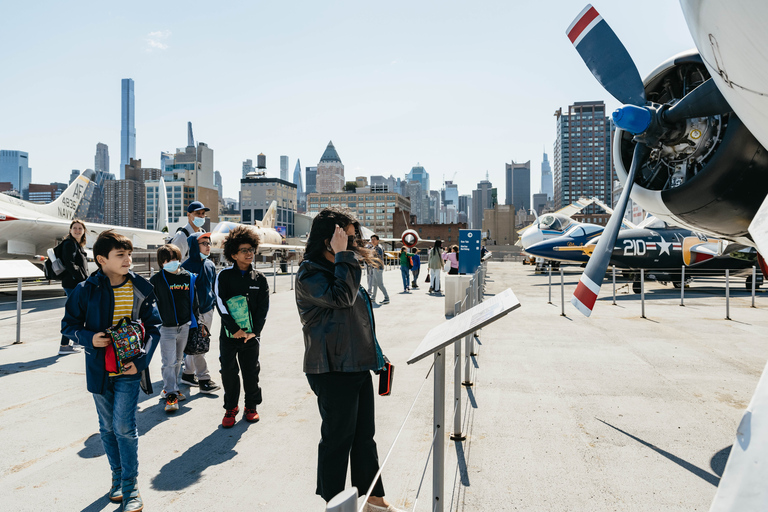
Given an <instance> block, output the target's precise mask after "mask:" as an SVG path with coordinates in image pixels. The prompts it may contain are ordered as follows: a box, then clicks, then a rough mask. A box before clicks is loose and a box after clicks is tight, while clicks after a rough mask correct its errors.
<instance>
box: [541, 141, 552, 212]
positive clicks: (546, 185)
mask: <svg viewBox="0 0 768 512" xmlns="http://www.w3.org/2000/svg"><path fill="white" fill-rule="evenodd" d="M540 192H541V193H542V194H546V195H547V201H552V200H553V199H554V197H555V185H554V181H553V180H552V166H551V165H549V160H548V159H547V154H546V153H544V160H543V161H542V162H541V190H540Z"/></svg>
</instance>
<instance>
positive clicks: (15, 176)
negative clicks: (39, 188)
mask: <svg viewBox="0 0 768 512" xmlns="http://www.w3.org/2000/svg"><path fill="white" fill-rule="evenodd" d="M0 182H8V183H10V184H11V186H12V187H13V189H12V190H16V191H17V192H18V193H19V196H20V197H21V198H23V199H28V198H29V184H30V183H32V169H31V168H30V167H29V154H28V153H26V152H24V151H14V150H8V149H3V150H0Z"/></svg>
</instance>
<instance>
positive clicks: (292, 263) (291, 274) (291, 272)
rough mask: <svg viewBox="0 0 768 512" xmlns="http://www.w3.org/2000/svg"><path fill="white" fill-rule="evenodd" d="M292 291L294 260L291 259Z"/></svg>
mask: <svg viewBox="0 0 768 512" xmlns="http://www.w3.org/2000/svg"><path fill="white" fill-rule="evenodd" d="M291 290H293V258H291Z"/></svg>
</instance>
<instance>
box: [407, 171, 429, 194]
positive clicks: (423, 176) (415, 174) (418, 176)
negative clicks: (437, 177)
mask: <svg viewBox="0 0 768 512" xmlns="http://www.w3.org/2000/svg"><path fill="white" fill-rule="evenodd" d="M405 179H406V180H408V181H418V182H419V183H421V191H422V192H423V193H424V194H428V193H429V173H428V172H427V171H426V170H424V167H422V166H421V165H419V164H416V166H415V167H412V168H411V172H409V173H408V174H406V175H405Z"/></svg>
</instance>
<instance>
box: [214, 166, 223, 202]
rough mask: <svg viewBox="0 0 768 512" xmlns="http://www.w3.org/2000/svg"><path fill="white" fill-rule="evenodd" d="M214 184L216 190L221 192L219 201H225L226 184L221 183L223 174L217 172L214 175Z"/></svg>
mask: <svg viewBox="0 0 768 512" xmlns="http://www.w3.org/2000/svg"><path fill="white" fill-rule="evenodd" d="M213 184H214V185H215V186H216V189H217V190H218V191H219V201H221V200H222V199H224V184H223V183H222V181H221V173H220V172H219V171H215V172H214V173H213Z"/></svg>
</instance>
